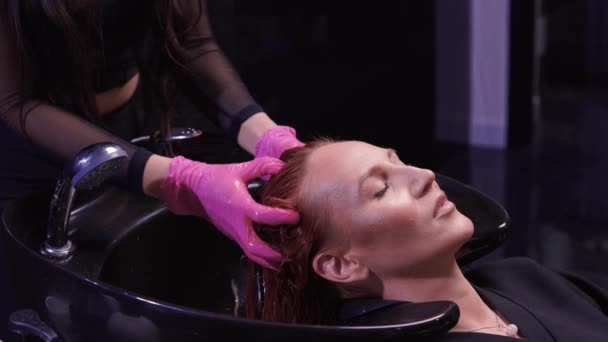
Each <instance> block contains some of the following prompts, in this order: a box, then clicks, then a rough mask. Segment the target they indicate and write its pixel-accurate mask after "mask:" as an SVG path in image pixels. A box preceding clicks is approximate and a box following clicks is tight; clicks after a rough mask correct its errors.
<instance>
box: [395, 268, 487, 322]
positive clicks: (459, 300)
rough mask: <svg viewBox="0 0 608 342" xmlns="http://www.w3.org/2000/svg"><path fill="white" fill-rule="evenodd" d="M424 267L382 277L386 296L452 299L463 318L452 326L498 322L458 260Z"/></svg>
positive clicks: (418, 300) (396, 298)
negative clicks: (411, 271) (412, 272)
mask: <svg viewBox="0 0 608 342" xmlns="http://www.w3.org/2000/svg"><path fill="white" fill-rule="evenodd" d="M424 269H425V271H424V272H416V274H414V275H410V276H407V277H403V276H401V277H399V276H396V277H392V278H388V279H386V278H385V279H383V285H384V295H383V298H384V299H392V300H402V301H410V302H429V301H437V300H448V301H452V302H454V303H456V304H457V305H458V308H459V309H460V318H459V320H458V323H457V324H456V326H455V327H454V328H453V329H454V330H458V331H466V330H472V329H475V328H478V327H479V326H483V325H492V324H495V316H494V312H493V311H492V310H491V309H490V308H489V307H488V306H487V305H486V303H485V302H484V301H483V299H482V298H481V297H480V296H479V294H478V293H477V291H475V288H473V286H472V285H471V283H470V282H469V281H468V280H467V279H466V278H465V277H464V274H463V273H462V271H461V270H460V267H458V264H457V263H456V261H455V260H452V261H451V262H450V263H448V264H446V265H444V266H439V265H433V267H424Z"/></svg>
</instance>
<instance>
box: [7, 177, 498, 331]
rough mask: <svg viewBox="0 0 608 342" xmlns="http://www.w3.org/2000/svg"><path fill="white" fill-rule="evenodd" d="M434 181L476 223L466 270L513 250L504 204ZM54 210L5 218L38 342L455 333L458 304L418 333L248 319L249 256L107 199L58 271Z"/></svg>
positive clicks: (205, 230) (146, 205)
mask: <svg viewBox="0 0 608 342" xmlns="http://www.w3.org/2000/svg"><path fill="white" fill-rule="evenodd" d="M438 181H439V182H440V185H441V186H442V188H443V189H444V190H445V192H446V193H447V195H448V197H449V198H450V199H451V200H452V201H454V202H455V203H456V205H457V206H458V208H459V210H461V211H462V212H463V213H465V214H466V215H468V216H469V217H471V218H472V219H473V221H474V222H475V224H476V233H475V236H474V237H473V239H472V240H471V241H470V242H469V243H468V244H467V245H466V246H465V247H464V248H463V250H462V255H461V256H460V257H459V262H461V263H463V264H464V263H468V262H469V261H471V260H474V259H476V258H478V257H479V256H481V255H483V254H485V253H488V252H489V251H491V250H493V249H494V248H496V247H498V246H499V245H500V243H501V242H503V241H504V240H505V239H506V237H507V235H508V234H507V233H508V228H509V219H508V216H507V214H506V212H505V211H504V209H503V208H502V207H501V206H500V205H499V204H497V203H496V202H495V201H493V200H492V199H490V198H488V197H486V196H485V195H483V194H481V193H479V192H477V191H475V190H473V189H471V188H469V187H467V186H465V185H463V184H461V183H459V182H456V181H454V180H451V179H449V178H447V177H443V176H440V175H438ZM48 203H49V197H48V196H47V195H40V196H33V197H30V198H26V199H23V200H19V201H16V202H14V203H13V204H12V205H11V206H9V207H8V208H7V209H6V210H5V212H4V213H3V217H2V223H3V225H4V229H3V232H4V233H5V237H4V240H5V243H6V247H7V251H8V254H9V255H8V258H9V261H10V262H11V270H12V279H13V280H14V282H15V285H16V286H15V287H16V288H17V302H18V303H19V304H20V307H21V308H27V309H32V310H33V312H36V313H38V314H39V315H40V318H41V323H40V324H39V325H37V324H30V326H22V327H21V330H22V331H29V332H32V333H34V334H38V335H40V334H41V333H40V329H39V327H40V326H41V325H42V324H46V325H47V326H48V327H49V328H50V329H52V330H54V331H55V332H56V334H57V336H59V337H60V338H61V339H62V340H63V341H214V340H227V339H229V340H244V339H245V338H247V339H251V338H253V339H255V340H263V341H285V340H289V341H320V340H327V341H340V340H344V341H346V340H348V341H353V340H401V341H403V340H404V337H406V336H411V335H412V334H420V333H429V332H430V331H431V330H439V331H441V330H445V329H448V328H449V326H445V324H446V323H445V322H446V320H445V319H444V318H446V317H447V318H448V320H447V321H448V323H449V324H453V323H454V319H457V317H458V316H457V315H458V313H457V308H455V305H454V304H453V303H449V302H437V303H429V304H428V305H427V306H418V307H417V310H419V311H418V312H417V313H416V314H414V316H411V317H415V316H416V315H418V316H420V317H423V316H424V317H435V318H438V319H430V320H429V321H428V322H426V323H423V324H422V325H421V324H420V322H417V323H416V324H414V319H413V318H412V319H411V320H410V318H411V317H410V318H408V316H407V315H405V316H402V317H396V318H395V319H394V320H390V319H389V320H385V321H383V324H381V325H378V324H367V325H366V324H365V323H361V324H359V325H336V326H318V325H316V326H313V325H290V324H277V323H272V322H264V321H257V320H248V319H245V318H243V317H242V312H243V308H244V298H243V296H242V295H241V293H242V292H243V288H244V286H245V284H244V274H243V272H244V268H243V265H244V260H242V253H241V251H240V250H239V248H238V246H237V245H236V244H235V243H233V242H232V241H230V240H228V239H227V238H225V237H223V236H222V235H221V234H220V233H219V232H218V231H217V230H216V229H215V228H213V227H212V226H210V225H209V224H208V223H206V222H205V221H203V220H201V219H197V218H193V217H184V216H181V217H180V216H175V215H173V214H171V213H169V212H168V211H167V210H166V208H165V207H163V206H162V205H161V204H160V203H158V202H157V201H155V200H152V199H149V198H146V197H144V196H138V195H134V194H129V193H126V192H123V191H120V190H117V189H114V188H106V189H103V191H102V192H100V193H99V194H97V197H94V199H93V200H90V201H88V202H86V201H85V202H84V203H85V204H83V205H81V206H80V207H79V208H78V209H77V210H76V211H75V212H74V215H73V216H72V218H71V221H70V225H71V226H73V227H77V228H78V229H77V230H76V233H74V234H73V236H71V239H72V241H73V242H74V244H75V245H76V248H77V250H76V252H75V254H74V255H73V256H72V257H71V258H70V259H68V260H66V261H64V262H62V263H55V262H50V261H48V260H47V259H46V258H45V257H44V256H42V255H41V254H40V253H39V248H40V245H41V243H42V242H43V240H44V233H45V229H44V227H45V219H46V217H47V210H48ZM413 312H416V311H415V310H414V311H413ZM454 315H455V316H454ZM439 318H441V319H439ZM450 319H451V321H450ZM413 325H417V326H416V327H415V329H413ZM47 340H49V341H50V340H52V338H50V337H49V338H47Z"/></svg>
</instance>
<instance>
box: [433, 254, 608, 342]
mask: <svg viewBox="0 0 608 342" xmlns="http://www.w3.org/2000/svg"><path fill="white" fill-rule="evenodd" d="M466 277H467V278H468V279H469V280H470V281H471V283H472V284H474V286H475V288H476V290H477V291H478V293H479V294H480V295H481V297H482V298H484V300H485V301H486V302H487V303H489V305H490V306H491V307H493V308H495V309H496V310H498V311H499V312H500V313H501V314H503V315H504V316H505V317H506V318H507V320H508V321H510V322H511V323H513V324H516V325H517V327H518V328H519V334H520V336H522V337H524V338H525V339H527V340H529V341H563V342H582V341H606V340H608V316H607V315H608V277H606V278H601V276H598V277H597V278H595V279H594V280H593V281H591V280H590V278H587V277H582V276H579V275H575V274H570V273H559V272H555V271H552V270H550V269H548V268H546V267H543V266H541V265H540V264H538V263H536V262H535V261H533V260H532V259H529V258H508V259H504V260H500V261H497V262H491V263H488V264H485V265H482V266H480V267H478V268H476V269H475V270H473V271H470V272H468V273H467V274H466ZM428 340H429V341H467V342H469V341H488V342H491V341H496V342H498V341H514V340H515V339H513V338H510V337H505V336H498V335H491V334H485V333H480V332H469V333H465V332H451V333H447V334H445V335H443V336H441V337H438V338H434V339H430V338H429V339H428ZM425 341H426V340H425Z"/></svg>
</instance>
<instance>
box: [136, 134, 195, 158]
mask: <svg viewBox="0 0 608 342" xmlns="http://www.w3.org/2000/svg"><path fill="white" fill-rule="evenodd" d="M202 134H203V131H201V130H199V129H196V128H192V127H173V128H171V134H170V135H169V137H168V139H164V138H163V136H162V134H161V132H160V131H155V132H154V133H152V134H151V135H144V136H140V137H137V138H133V139H131V142H132V143H133V144H136V145H141V146H146V147H147V148H149V149H150V150H151V151H152V152H154V153H157V154H160V155H163V156H172V155H173V151H172V148H171V144H170V143H171V142H173V141H181V140H188V139H193V138H196V137H199V136H201V135H202Z"/></svg>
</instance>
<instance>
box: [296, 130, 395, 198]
mask: <svg viewBox="0 0 608 342" xmlns="http://www.w3.org/2000/svg"><path fill="white" fill-rule="evenodd" d="M382 156H386V150H385V149H383V148H380V147H377V146H374V145H370V144H367V143H364V142H360V141H344V142H337V143H331V144H327V145H325V146H322V147H319V148H318V149H316V150H315V151H314V152H313V153H312V154H311V155H310V157H309V160H308V172H307V178H308V179H307V184H308V186H309V187H310V188H309V190H312V191H314V192H316V193H317V194H319V195H322V196H330V197H334V198H335V197H342V196H344V195H345V194H347V193H348V192H349V191H354V190H356V188H357V185H358V182H359V178H360V177H361V175H363V174H364V173H365V172H366V171H367V170H368V169H369V168H370V167H371V166H373V165H374V164H375V162H376V161H378V160H380V158H382Z"/></svg>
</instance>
